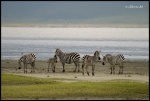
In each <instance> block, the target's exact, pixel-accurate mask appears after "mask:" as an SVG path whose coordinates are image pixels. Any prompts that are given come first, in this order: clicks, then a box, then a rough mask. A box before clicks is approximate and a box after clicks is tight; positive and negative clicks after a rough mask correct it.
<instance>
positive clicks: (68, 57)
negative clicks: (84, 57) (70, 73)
mask: <svg viewBox="0 0 150 101" xmlns="http://www.w3.org/2000/svg"><path fill="white" fill-rule="evenodd" d="M55 55H56V56H58V57H59V59H60V61H61V63H62V65H63V72H65V63H67V64H71V63H74V64H75V66H76V68H77V67H78V72H79V68H80V55H79V54H78V53H76V52H72V53H64V52H62V51H61V50H60V49H58V48H57V49H56V51H55ZM76 68H75V70H74V72H75V71H76Z"/></svg>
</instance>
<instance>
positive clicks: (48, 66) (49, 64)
mask: <svg viewBox="0 0 150 101" xmlns="http://www.w3.org/2000/svg"><path fill="white" fill-rule="evenodd" d="M49 67H50V63H49V64H48V70H47V72H48V73H49Z"/></svg>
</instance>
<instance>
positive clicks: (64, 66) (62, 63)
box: [62, 63, 65, 72]
mask: <svg viewBox="0 0 150 101" xmlns="http://www.w3.org/2000/svg"><path fill="white" fill-rule="evenodd" d="M62 65H63V72H65V63H62Z"/></svg>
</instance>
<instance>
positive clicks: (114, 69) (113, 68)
mask: <svg viewBox="0 0 150 101" xmlns="http://www.w3.org/2000/svg"><path fill="white" fill-rule="evenodd" d="M113 74H115V66H113Z"/></svg>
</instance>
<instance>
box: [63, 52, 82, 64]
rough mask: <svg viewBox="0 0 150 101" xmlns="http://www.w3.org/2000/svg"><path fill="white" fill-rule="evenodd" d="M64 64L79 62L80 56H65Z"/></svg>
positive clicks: (73, 54)
mask: <svg viewBox="0 0 150 101" xmlns="http://www.w3.org/2000/svg"><path fill="white" fill-rule="evenodd" d="M65 56H66V63H68V64H70V63H72V61H79V60H80V55H79V54H78V53H75V52H73V53H69V54H66V55H65Z"/></svg>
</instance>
